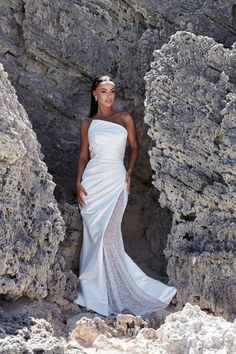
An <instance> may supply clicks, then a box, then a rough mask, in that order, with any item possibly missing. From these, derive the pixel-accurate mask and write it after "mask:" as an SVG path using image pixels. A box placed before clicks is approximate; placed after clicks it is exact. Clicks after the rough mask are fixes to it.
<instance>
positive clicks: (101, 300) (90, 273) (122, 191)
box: [75, 118, 176, 316]
mask: <svg viewBox="0 0 236 354" xmlns="http://www.w3.org/2000/svg"><path fill="white" fill-rule="evenodd" d="M88 140H89V150H90V157H91V158H90V160H89V162H88V164H87V166H86V168H85V170H84V172H83V176H82V181H81V183H82V185H83V186H84V188H85V190H86V191H87V193H88V195H87V196H85V197H84V200H85V203H86V204H85V205H84V206H80V211H81V215H82V219H83V245H82V249H81V254H80V276H79V294H78V297H77V299H76V300H75V302H76V303H77V304H79V305H81V306H84V307H87V308H89V309H92V310H94V311H95V312H97V313H100V314H102V315H104V316H108V315H109V314H111V313H113V314H117V313H120V312H121V311H122V310H125V309H126V310H129V311H131V312H132V313H133V314H135V315H143V314H145V313H149V312H153V311H158V310H161V309H163V308H165V307H166V306H167V305H168V304H169V303H170V301H171V299H172V298H173V297H174V295H175V293H176V289H175V288H174V287H171V286H168V285H165V284H163V283H161V282H160V281H158V280H155V279H152V278H150V277H148V276H147V275H146V274H145V273H144V272H143V271H142V270H141V269H140V268H139V267H138V266H137V265H136V264H135V263H134V262H133V261H132V259H131V258H130V257H129V256H128V255H127V253H126V252H125V250H124V245H123V239H122V234H121V221H122V217H123V213H124V210H125V208H126V205H127V201H128V194H129V193H128V189H127V184H126V182H125V175H126V169H125V166H124V163H123V159H124V155H125V148H126V142H127V130H126V129H125V128H124V127H123V126H122V125H120V124H117V123H113V122H110V121H107V120H102V119H97V118H96V119H93V120H92V122H91V124H90V126H89V129H88Z"/></svg>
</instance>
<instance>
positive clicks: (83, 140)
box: [76, 119, 89, 206]
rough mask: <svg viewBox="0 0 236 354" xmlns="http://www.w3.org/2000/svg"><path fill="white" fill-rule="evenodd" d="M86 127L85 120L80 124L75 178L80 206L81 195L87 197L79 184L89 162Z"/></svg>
mask: <svg viewBox="0 0 236 354" xmlns="http://www.w3.org/2000/svg"><path fill="white" fill-rule="evenodd" d="M88 127H89V121H88V120H87V119H85V120H82V121H81V123H80V152H79V158H78V163H77V177H76V196H77V201H78V203H79V204H81V205H82V206H83V205H84V204H85V202H84V199H83V197H82V195H81V194H83V193H84V194H85V195H87V192H86V190H85V189H84V187H83V186H82V184H81V179H82V175H83V172H84V169H85V167H86V165H87V163H88V160H89V143H88Z"/></svg>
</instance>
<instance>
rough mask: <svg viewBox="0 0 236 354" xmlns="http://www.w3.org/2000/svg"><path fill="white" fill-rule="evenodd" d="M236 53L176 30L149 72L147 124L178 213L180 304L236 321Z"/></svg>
mask: <svg viewBox="0 0 236 354" xmlns="http://www.w3.org/2000/svg"><path fill="white" fill-rule="evenodd" d="M235 59H236V51H235V49H234V47H233V48H232V50H228V49H225V48H224V47H223V45H220V44H218V43H216V42H215V41H214V40H213V39H211V38H209V37H203V36H196V35H194V34H191V33H189V32H177V33H176V34H175V35H173V36H171V39H170V41H169V43H167V44H165V45H163V47H162V48H161V49H160V50H156V51H155V52H154V61H153V63H152V64H151V70H150V71H149V72H148V73H147V74H146V76H145V80H146V89H147V92H146V100H145V122H146V123H147V124H148V125H149V126H150V129H149V131H148V134H149V136H150V137H151V138H152V139H153V140H154V141H155V146H154V147H153V148H152V150H150V151H149V155H150V162H151V166H152V168H153V170H154V171H155V174H154V175H153V179H154V181H153V184H154V185H155V187H156V188H157V189H158V190H159V191H160V192H161V193H160V197H159V201H160V204H161V206H162V207H167V208H169V209H170V210H172V212H173V214H174V215H173V221H172V228H171V231H170V234H169V236H168V243H167V247H166V250H165V254H166V256H167V258H168V275H169V278H170V283H171V284H173V285H175V286H176V287H177V288H178V295H177V298H178V301H179V304H181V303H182V304H184V303H186V302H187V301H190V302H192V303H198V304H200V306H201V307H202V308H205V309H208V310H209V311H212V312H214V313H216V314H224V315H225V316H226V317H228V318H233V317H234V316H235V313H236V307H235V299H236V283H235V267H236V263H235V251H236V242H235V231H236V224H235V202H236V194H235V182H236V169H235V158H236V149H235V142H236V94H235V93H236V85H235V69H236V67H235V62H236V60H235Z"/></svg>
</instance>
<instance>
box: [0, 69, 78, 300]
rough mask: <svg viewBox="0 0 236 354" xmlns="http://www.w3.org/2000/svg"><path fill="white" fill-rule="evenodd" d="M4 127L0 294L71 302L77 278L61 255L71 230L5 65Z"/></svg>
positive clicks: (0, 141) (1, 85)
mask: <svg viewBox="0 0 236 354" xmlns="http://www.w3.org/2000/svg"><path fill="white" fill-rule="evenodd" d="M0 127H1V131H0V145H1V151H0V188H1V203H0V224H1V228H0V265H1V267H0V276H1V279H0V294H1V295H2V296H4V297H5V298H7V299H14V300H15V299H17V298H19V297H21V296H28V297H30V298H44V297H46V296H47V295H50V296H51V297H53V294H55V295H56V296H57V298H58V299H59V298H60V297H61V298H62V297H63V295H65V296H67V295H68V296H69V298H71V297H73V295H74V293H73V281H72V280H75V278H74V277H73V275H72V273H71V272H70V271H68V268H67V267H66V264H65V261H64V258H63V257H62V256H60V255H59V254H58V249H59V244H60V242H61V241H62V240H63V237H64V230H65V226H64V221H63V219H62V217H61V214H60V212H59V210H58V208H57V203H56V201H55V198H54V196H53V190H54V186H55V184H54V183H53V182H52V177H51V175H50V174H49V173H48V171H47V167H46V165H45V163H44V162H42V157H43V156H42V154H41V152H40V145H39V143H38V142H37V139H36V135H35V133H34V132H33V130H32V126H31V123H30V122H29V119H28V116H27V113H26V111H25V110H24V108H23V107H22V105H21V104H19V102H18V100H17V96H16V94H15V91H14V89H13V87H12V86H11V84H10V82H9V81H8V79H7V73H6V72H4V70H3V67H2V65H1V66H0ZM59 282H60V284H59ZM59 289H60V292H59V293H58V290H59Z"/></svg>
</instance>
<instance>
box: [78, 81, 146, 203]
mask: <svg viewBox="0 0 236 354" xmlns="http://www.w3.org/2000/svg"><path fill="white" fill-rule="evenodd" d="M93 95H94V96H95V97H97V101H98V112H97V114H96V116H94V117H92V118H86V119H84V120H82V121H81V124H80V154H79V158H78V164H77V180H76V195H77V202H78V203H79V204H80V205H81V206H84V205H85V201H84V198H83V195H86V196H87V195H88V193H87V191H86V190H85V188H84V187H83V185H82V184H81V180H82V175H83V172H84V169H85V167H86V165H87V163H88V161H89V158H90V154H89V142H88V129H89V126H90V124H91V123H92V121H93V120H94V119H102V120H107V121H110V122H113V123H116V124H120V125H122V126H123V127H124V128H125V129H126V130H127V139H128V143H129V146H130V156H129V164H128V169H127V171H126V182H127V189H128V192H130V188H131V176H132V173H133V169H134V165H135V162H136V160H137V158H138V153H139V145H138V138H137V132H136V126H135V122H134V119H133V117H132V116H131V114H130V113H128V112H125V111H118V110H114V109H113V103H114V100H115V84H114V83H113V81H104V82H101V83H100V84H99V85H98V86H97V87H96V90H94V91H93Z"/></svg>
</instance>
